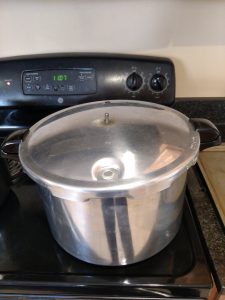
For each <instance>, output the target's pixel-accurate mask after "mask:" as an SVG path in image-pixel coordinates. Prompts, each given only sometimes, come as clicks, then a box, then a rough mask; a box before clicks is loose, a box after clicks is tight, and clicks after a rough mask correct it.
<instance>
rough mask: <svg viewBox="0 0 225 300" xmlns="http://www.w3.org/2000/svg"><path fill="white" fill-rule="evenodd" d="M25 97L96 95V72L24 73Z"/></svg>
mask: <svg viewBox="0 0 225 300" xmlns="http://www.w3.org/2000/svg"><path fill="white" fill-rule="evenodd" d="M23 91H24V94H25V95H89V94H94V93H96V77H95V70H94V69H91V68H81V69H71V70H70V69H57V70H41V71H32V72H30V71H29V72H24V73H23Z"/></svg>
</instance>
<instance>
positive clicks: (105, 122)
mask: <svg viewBox="0 0 225 300" xmlns="http://www.w3.org/2000/svg"><path fill="white" fill-rule="evenodd" d="M199 130H200V131H201V132H202V133H203V138H204V141H202V142H203V146H202V147H207V146H210V145H217V144H219V143H220V134H219V132H218V130H217V128H216V127H215V126H214V125H213V124H212V123H210V122H209V121H207V120H200V119H198V120H189V119H188V118H187V117H186V116H184V115H183V114H181V113H179V112H177V111H175V110H173V109H171V108H167V107H164V106H161V105H156V104H152V103H146V102H141V101H127V100H116V101H101V102H95V103H89V104H85V105H79V106H75V107H70V108H68V109H65V110H61V111H59V112H57V113H55V114H52V115H50V116H48V117H46V118H45V119H43V120H41V121H39V122H38V123H37V124H35V125H34V126H33V127H31V128H30V130H29V131H28V132H26V134H25V132H24V131H22V132H17V133H14V135H12V136H11V137H9V138H8V139H7V140H6V141H5V142H4V143H3V146H2V155H3V156H7V155H8V156H9V155H11V156H14V158H15V155H16V152H17V149H16V148H17V145H18V144H19V159H20V161H21V164H22V166H23V168H24V171H25V172H26V173H27V174H28V175H29V176H30V177H31V178H32V179H33V180H34V181H35V182H37V183H38V184H39V187H40V191H41V195H42V198H43V203H44V207H45V211H46V214H47V217H48V221H49V224H50V227H51V231H52V233H53V236H54V237H55V239H56V241H57V242H58V243H59V244H60V245H61V246H62V247H63V248H64V249H65V250H66V251H67V252H69V253H70V254H72V255H73V256H75V257H77V258H79V259H81V260H84V261H86V262H90V263H93V264H98V265H107V266H118V265H127V264H131V263H135V262H139V261H142V260H144V259H147V258H149V257H150V256H152V255H154V254H156V253H157V252H159V251H160V250H162V249H163V248H164V247H165V246H166V245H168V243H169V242H170V241H171V240H172V239H173V238H174V236H175V235H176V233H177V232H178V229H179V226H180V221H181V217H182V209H183V201H184V190H185V182H186V175H187V170H188V169H189V168H190V167H191V166H192V165H193V164H195V162H196V160H197V156H198V152H199V147H200V136H199V132H198V131H199ZM18 135H21V136H22V137H23V138H22V139H21V141H19V142H18ZM31 201H32V197H31Z"/></svg>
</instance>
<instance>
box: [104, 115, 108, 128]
mask: <svg viewBox="0 0 225 300" xmlns="http://www.w3.org/2000/svg"><path fill="white" fill-rule="evenodd" d="M104 124H105V125H108V124H109V113H105V119H104Z"/></svg>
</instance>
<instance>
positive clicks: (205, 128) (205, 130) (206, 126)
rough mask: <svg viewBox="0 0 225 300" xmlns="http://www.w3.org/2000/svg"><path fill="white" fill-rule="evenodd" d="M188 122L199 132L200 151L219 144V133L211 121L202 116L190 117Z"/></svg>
mask: <svg viewBox="0 0 225 300" xmlns="http://www.w3.org/2000/svg"><path fill="white" fill-rule="evenodd" d="M190 122H191V123H192V125H193V126H194V128H195V130H196V131H198V132H199V134H200V140H201V141H200V151H201V150H204V149H206V148H210V147H214V146H219V145H220V144H221V133H220V131H219V129H218V128H217V127H216V126H215V125H214V124H213V123H212V122H211V121H209V120H207V119H202V118H191V119H190Z"/></svg>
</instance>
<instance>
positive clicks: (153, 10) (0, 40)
mask: <svg viewBox="0 0 225 300" xmlns="http://www.w3.org/2000/svg"><path fill="white" fill-rule="evenodd" d="M83 51H85V52H120V53H121V52H122V53H136V54H148V55H160V56H168V57H170V58H172V60H173V61H174V63H175V65H176V74H177V90H176V94H177V97H225V0H0V57H8V56H14V55H23V54H32V53H49V52H50V53H53V52H83Z"/></svg>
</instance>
